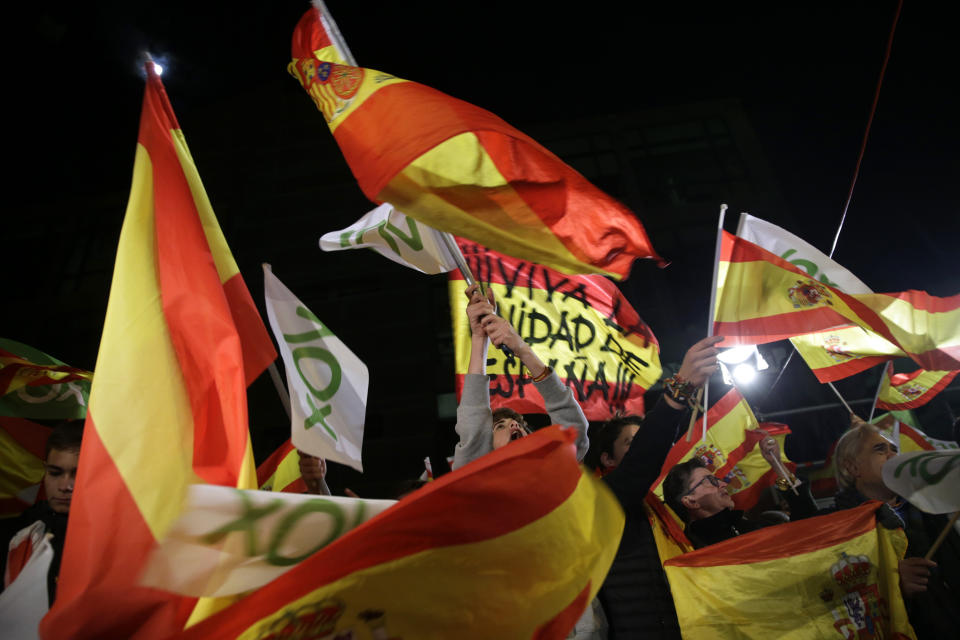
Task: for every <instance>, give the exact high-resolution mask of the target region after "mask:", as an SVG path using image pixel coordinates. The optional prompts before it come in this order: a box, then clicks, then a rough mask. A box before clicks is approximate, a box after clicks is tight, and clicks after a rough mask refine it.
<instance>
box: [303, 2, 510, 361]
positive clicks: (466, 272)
mask: <svg viewBox="0 0 960 640" xmlns="http://www.w3.org/2000/svg"><path fill="white" fill-rule="evenodd" d="M312 4H313V7H314V9H316V10H317V12H318V13H319V14H320V24H321V25H323V28H324V29H326V31H327V35H329V36H330V40H331V42H332V43H333V46H334V47H336V48H337V50H339V52H340V55H342V56H343V59H344V60H346V61H347V63H348V64H349V65H351V66H353V67H356V66H358V65H357V59H356V58H354V57H353V54H352V53H351V52H350V48H349V47H348V46H347V41H346V40H345V39H344V37H343V34H341V33H340V29H339V28H338V27H337V23H336V21H335V20H334V19H333V15H332V14H331V13H330V10H329V9H327V5H326V4H325V3H324V2H323V0H312ZM437 232H438V233H439V234H440V237H441V238H442V239H443V244H444V246H446V248H447V251H449V252H450V255H451V256H452V257H453V260H454V262H456V263H457V268H458V269H459V270H460V275H461V276H463V281H464V282H466V283H467V286H468V287H469V286H472V285H473V284H474V283H475V282H476V281H477V279H476V278H475V277H474V276H473V271H471V270H470V266H469V265H468V264H467V260H466V259H465V258H464V257H463V252H462V251H460V247H458V246H457V242H456V240H454V239H453V235H452V234H450V232H448V231H440V230H439V229H437ZM480 290H481V292H483V285H482V284H481V285H480ZM500 351H502V352H503V354H504V355H505V356H507V357H510V356H512V355H513V351H511V350H510V347H508V346H507V345H500Z"/></svg>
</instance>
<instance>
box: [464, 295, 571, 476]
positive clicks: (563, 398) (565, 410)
mask: <svg viewBox="0 0 960 640" xmlns="http://www.w3.org/2000/svg"><path fill="white" fill-rule="evenodd" d="M481 326H482V327H483V329H484V331H486V334H487V336H489V338H490V340H491V342H493V344H494V345H496V346H498V347H499V346H501V345H506V346H507V347H509V349H510V350H511V351H513V353H514V355H516V356H517V357H518V358H520V362H522V363H523V366H525V367H526V368H527V371H529V372H530V377H531V378H533V384H534V385H535V386H536V387H537V391H539V392H540V395H541V396H542V397H543V402H544V406H545V407H546V409H547V414H548V415H549V416H550V422H551V423H552V424H559V425H563V426H565V427H573V428H574V429H576V430H577V460H583V456H585V455H587V449H588V448H589V447H590V441H589V439H588V438H587V426H588V423H587V417H586V416H585V415H584V414H583V409H581V408H580V404H579V403H578V402H577V400H576V398H574V396H573V391H571V389H570V387H568V386H567V385H565V384H563V381H562V380H560V377H559V376H557V374H556V373H555V372H554V371H553V370H552V369H551V368H550V367H548V366H547V365H545V364H544V363H543V361H542V360H541V359H540V357H539V356H538V355H537V354H536V353H534V351H533V349H531V348H530V345H528V344H527V343H526V341H524V339H523V338H521V337H520V334H519V333H517V331H516V329H514V328H513V326H511V324H510V323H509V322H507V321H506V320H504V319H503V318H501V317H499V316H495V315H492V314H491V315H488V316H486V317H484V318H483V319H482V320H481Z"/></svg>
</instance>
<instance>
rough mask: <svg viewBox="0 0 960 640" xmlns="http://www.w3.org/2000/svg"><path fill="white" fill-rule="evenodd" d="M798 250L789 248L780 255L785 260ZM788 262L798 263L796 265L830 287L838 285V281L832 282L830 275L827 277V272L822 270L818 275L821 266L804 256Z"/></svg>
mask: <svg viewBox="0 0 960 640" xmlns="http://www.w3.org/2000/svg"><path fill="white" fill-rule="evenodd" d="M796 252H797V250H796V249H787V250H786V251H784V252H783V255H782V256H780V257H781V258H783V259H784V260H787V258H789V257H790V256H792V255H793V254H795V253H796ZM788 262H789V263H790V264H793V265H796V266H798V267H800V268H802V269H803V270H804V271H806V272H807V273H808V274H809V275H810V277H811V278H817V280H819V281H820V282H822V283H823V284H825V285H827V286H828V287H835V286H837V283H836V282H831V281H830V278H828V277H827V274H825V273H822V272H821V273H820V276H819V277H817V271H819V270H820V268H819V267H817V265H816V264H814V263H813V262H811V261H810V260H806V259H804V258H797V259H796V260H788Z"/></svg>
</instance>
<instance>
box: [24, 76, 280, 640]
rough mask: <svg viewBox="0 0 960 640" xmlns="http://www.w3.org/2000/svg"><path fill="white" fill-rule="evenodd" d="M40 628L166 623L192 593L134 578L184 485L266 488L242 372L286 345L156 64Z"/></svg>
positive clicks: (174, 627) (163, 630)
mask: <svg viewBox="0 0 960 640" xmlns="http://www.w3.org/2000/svg"><path fill="white" fill-rule="evenodd" d="M137 142H138V144H137V152H136V160H135V162H134V169H133V185H132V187H131V190H130V201H129V203H128V205H127V212H126V216H125V219H124V223H123V229H122V231H121V234H120V243H119V247H118V249H117V259H116V265H115V267H114V273H113V283H112V285H111V289H110V300H109V303H108V305H107V315H106V319H105V321H104V328H103V337H102V339H101V342H100V351H99V354H98V357H97V376H96V381H95V384H94V385H93V389H92V391H91V395H90V409H89V412H88V414H87V423H86V428H85V430H84V438H83V447H82V449H81V452H80V465H79V471H78V477H77V484H76V492H75V494H74V499H73V504H72V506H71V509H70V522H69V528H68V530H67V539H66V547H65V549H64V554H63V563H62V567H61V571H60V580H59V586H58V591H57V599H56V601H55V603H54V606H53V608H52V609H51V611H50V613H49V614H48V615H47V617H46V618H44V621H43V623H42V625H41V635H42V636H43V637H44V638H45V639H55V638H68V637H69V638H104V637H124V638H133V637H136V638H158V637H166V636H167V635H169V634H171V633H174V632H176V631H178V630H180V629H182V628H183V626H184V624H185V623H186V621H187V619H188V616H189V615H190V613H191V610H192V609H193V607H194V604H195V602H196V601H195V600H193V599H188V598H182V597H179V596H174V595H172V594H169V593H166V592H161V591H158V590H155V589H148V588H145V587H139V586H137V583H136V580H137V575H138V572H139V569H140V567H141V566H142V564H143V562H144V560H145V559H146V557H147V554H148V553H149V551H150V550H151V549H152V548H153V547H154V546H155V545H156V541H157V539H159V538H160V537H161V536H162V535H163V533H164V532H165V530H166V529H167V528H168V527H169V526H170V524H171V523H172V522H173V521H174V520H175V519H176V517H177V516H178V515H179V510H180V507H181V501H182V497H183V495H184V492H185V490H186V488H187V486H188V485H190V484H193V483H203V482H206V483H213V484H221V485H228V486H237V487H242V488H256V485H255V482H256V479H255V474H254V468H253V457H252V454H251V449H250V442H249V436H248V430H247V402H246V386H247V384H248V383H249V382H250V381H252V380H253V379H254V378H255V377H256V376H257V375H259V373H260V372H262V371H263V369H264V368H265V367H266V366H267V365H268V364H269V362H270V361H271V360H272V359H274V358H275V357H276V354H275V353H274V351H273V346H272V343H271V342H270V338H269V335H268V334H267V331H266V328H265V327H264V326H263V322H262V321H261V320H260V317H259V315H258V314H257V312H256V307H255V306H254V304H253V300H252V298H251V297H250V294H249V292H248V291H247V288H246V285H245V284H244V282H243V279H242V278H241V276H240V273H239V270H238V268H237V265H236V262H235V261H234V260H233V256H232V255H231V253H230V250H229V248H228V247H227V244H226V241H225V239H224V237H223V234H222V232H221V231H220V227H219V225H218V224H217V221H216V218H215V217H214V215H213V210H212V209H211V207H210V203H209V201H208V200H207V197H206V195H205V193H204V190H203V185H202V183H201V181H200V177H199V174H198V173H197V169H196V167H195V166H194V163H193V159H192V158H191V157H190V153H189V151H188V149H187V146H186V142H185V140H184V137H183V133H182V132H181V131H180V129H179V125H178V124H177V121H176V118H175V116H174V114H173V109H172V108H171V106H170V103H169V101H168V100H167V96H166V92H165V91H164V88H163V85H162V84H161V82H160V78H159V77H158V76H157V74H156V72H155V70H154V67H153V64H152V63H148V64H147V85H146V91H145V95H144V101H143V111H142V114H141V119H140V132H139V137H138V141H137Z"/></svg>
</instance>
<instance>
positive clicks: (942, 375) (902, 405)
mask: <svg viewBox="0 0 960 640" xmlns="http://www.w3.org/2000/svg"><path fill="white" fill-rule="evenodd" d="M958 373H960V371H926V370H925V369H917V370H916V371H914V372H912V373H894V372H893V363H892V362H890V363H888V364H887V366H886V367H885V368H884V370H883V381H882V383H881V384H880V395H879V396H877V407H879V408H881V409H886V410H887V411H900V410H903V409H916V408H917V407H919V406H922V405H925V404H927V403H928V402H930V401H931V400H932V399H933V397H934V396H935V395H937V394H938V393H940V392H941V391H943V390H944V389H946V388H947V386H948V385H949V384H950V383H951V382H953V379H954V378H955V377H957V374H958Z"/></svg>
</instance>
